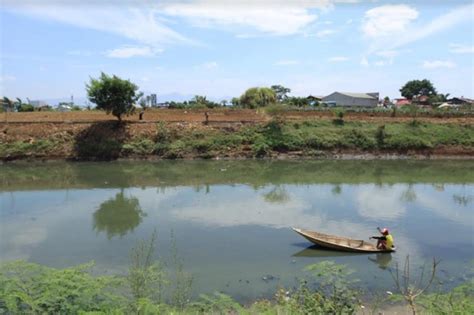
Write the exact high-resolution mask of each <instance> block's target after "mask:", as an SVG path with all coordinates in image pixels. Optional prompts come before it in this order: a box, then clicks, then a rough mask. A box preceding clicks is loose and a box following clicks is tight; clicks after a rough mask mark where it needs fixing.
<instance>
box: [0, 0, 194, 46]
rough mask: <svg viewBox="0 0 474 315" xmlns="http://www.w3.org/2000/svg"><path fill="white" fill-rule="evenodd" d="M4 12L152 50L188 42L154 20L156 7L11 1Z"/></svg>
mask: <svg viewBox="0 0 474 315" xmlns="http://www.w3.org/2000/svg"><path fill="white" fill-rule="evenodd" d="M6 8H7V9H9V10H11V11H14V12H16V13H19V14H24V15H28V16H31V17H34V18H39V19H44V20H48V21H56V22H60V23H64V24H69V25H73V26H76V27H80V28H85V29H92V30H96V31H102V32H106V33H111V34H116V35H119V36H122V37H125V38H128V39H132V40H134V41H137V42H139V43H143V44H146V45H150V46H153V47H161V46H162V45H163V44H168V43H176V42H186V43H192V41H191V40H189V39H187V38H186V37H184V36H183V35H181V34H179V33H177V32H175V31H174V30H172V29H171V28H169V27H168V26H166V25H164V24H163V22H162V21H161V20H160V19H158V18H157V15H158V14H159V11H158V10H157V9H156V7H150V6H148V7H143V6H135V7H131V6H127V4H125V5H115V6H113V5H111V4H110V3H108V4H104V5H99V4H96V5H84V6H82V5H65V4H63V3H56V4H54V5H44V4H41V5H39V4H35V3H32V2H26V4H25V3H20V4H16V3H14V2H11V5H10V6H9V7H6Z"/></svg>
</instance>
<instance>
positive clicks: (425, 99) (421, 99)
mask: <svg viewBox="0 0 474 315" xmlns="http://www.w3.org/2000/svg"><path fill="white" fill-rule="evenodd" d="M412 101H413V103H416V104H418V105H430V97H429V96H427V95H420V96H418V97H414V98H413V99H412Z"/></svg>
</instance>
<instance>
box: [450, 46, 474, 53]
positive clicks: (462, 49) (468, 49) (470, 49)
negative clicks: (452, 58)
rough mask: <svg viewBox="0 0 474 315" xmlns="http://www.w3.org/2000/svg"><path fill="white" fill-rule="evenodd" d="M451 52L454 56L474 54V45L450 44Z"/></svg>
mask: <svg viewBox="0 0 474 315" xmlns="http://www.w3.org/2000/svg"><path fill="white" fill-rule="evenodd" d="M449 51H450V52H452V53H454V54H472V53H474V45H466V44H449Z"/></svg>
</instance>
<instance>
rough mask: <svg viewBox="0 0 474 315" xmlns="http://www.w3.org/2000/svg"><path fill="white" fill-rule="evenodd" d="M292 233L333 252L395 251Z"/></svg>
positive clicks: (316, 234) (314, 234) (343, 239)
mask: <svg viewBox="0 0 474 315" xmlns="http://www.w3.org/2000/svg"><path fill="white" fill-rule="evenodd" d="M293 231H295V232H296V233H298V234H300V235H301V236H303V237H304V238H306V239H307V240H308V241H310V242H312V243H314V244H316V245H318V246H321V247H324V248H330V249H334V250H340V251H345V252H354V253H390V252H394V251H395V248H393V249H378V248H377V247H376V246H375V245H374V244H372V243H370V242H367V241H363V240H354V239H352V238H347V237H340V236H334V235H329V234H324V233H319V232H314V231H308V230H302V229H297V228H293Z"/></svg>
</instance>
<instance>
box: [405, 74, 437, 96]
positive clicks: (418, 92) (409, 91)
mask: <svg viewBox="0 0 474 315" xmlns="http://www.w3.org/2000/svg"><path fill="white" fill-rule="evenodd" d="M400 93H401V94H402V96H403V97H406V98H407V99H409V100H411V99H413V98H414V97H418V96H434V95H437V92H436V89H435V88H434V86H433V83H431V82H430V81H429V80H427V79H423V80H412V81H408V82H407V83H405V85H404V86H402V88H401V89H400Z"/></svg>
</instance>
